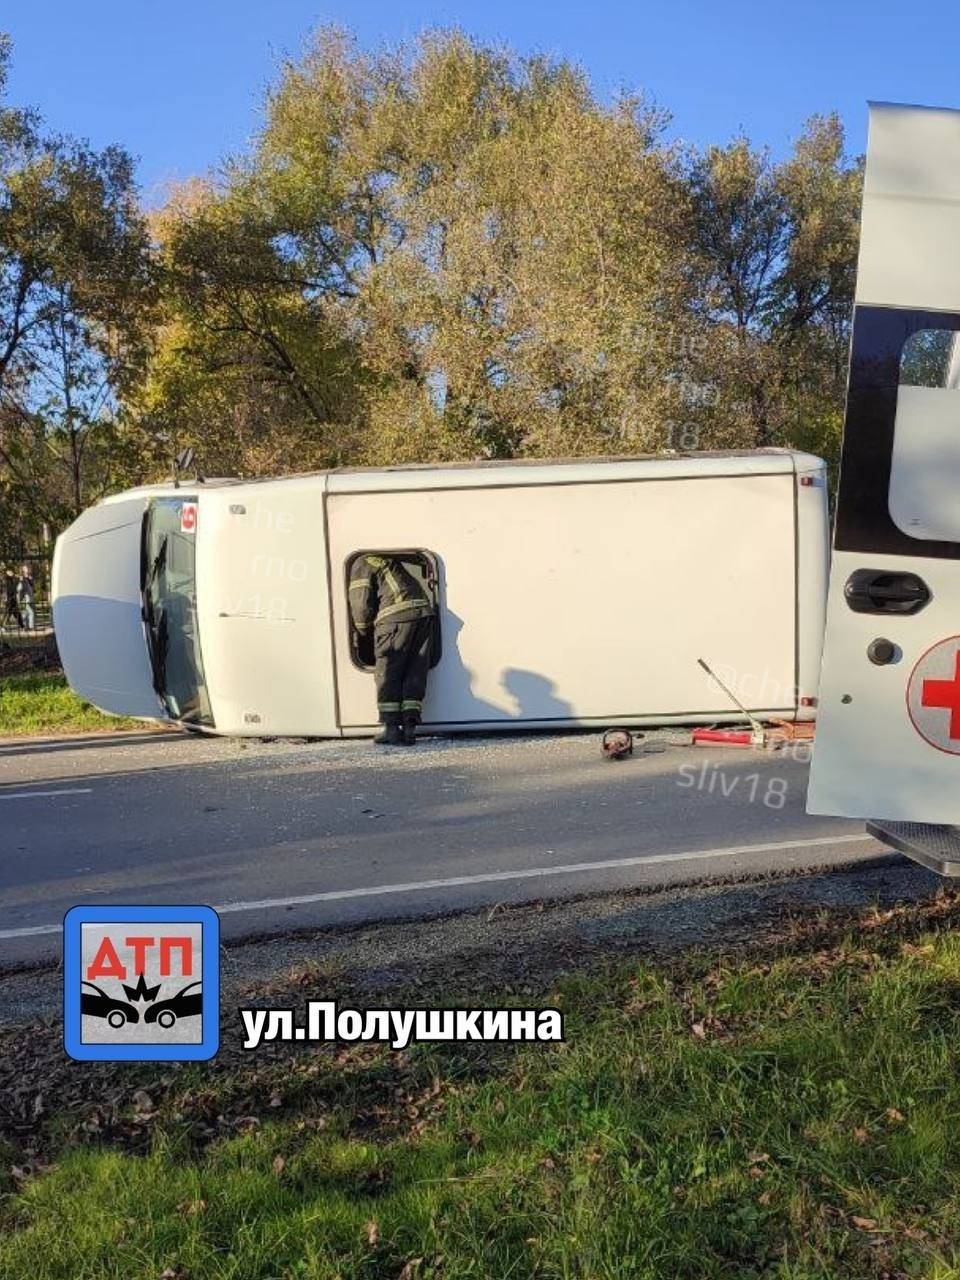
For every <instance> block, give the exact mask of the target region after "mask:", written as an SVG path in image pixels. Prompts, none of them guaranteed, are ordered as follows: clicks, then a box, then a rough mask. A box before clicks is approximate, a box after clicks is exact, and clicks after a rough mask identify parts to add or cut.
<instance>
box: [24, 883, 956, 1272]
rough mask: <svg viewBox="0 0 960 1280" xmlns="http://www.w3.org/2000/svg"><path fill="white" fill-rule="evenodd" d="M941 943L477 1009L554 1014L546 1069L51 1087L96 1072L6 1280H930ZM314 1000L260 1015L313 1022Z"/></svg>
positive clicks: (861, 943)
mask: <svg viewBox="0 0 960 1280" xmlns="http://www.w3.org/2000/svg"><path fill="white" fill-rule="evenodd" d="M957 919H960V906H958V903H957V902H956V901H951V902H950V904H949V905H948V906H946V907H945V906H944V900H941V902H940V903H939V904H938V905H936V906H934V907H931V908H930V909H929V910H928V911H926V912H925V911H923V910H921V911H920V912H916V913H914V914H913V915H912V916H909V919H907V917H906V916H905V915H904V914H903V913H899V914H898V913H891V914H890V915H889V916H888V917H887V918H884V919H881V918H879V917H871V918H865V919H864V920H862V921H860V922H859V923H857V924H856V925H855V926H854V927H853V928H851V929H849V930H848V931H847V932H846V933H845V934H842V935H836V936H831V937H829V939H828V940H827V941H823V939H822V937H821V939H820V940H819V941H818V939H817V937H816V935H815V934H814V936H813V937H811V936H810V935H809V934H808V935H807V936H806V937H798V939H797V940H796V941H795V942H794V943H793V944H789V945H779V946H776V947H771V948H769V949H768V950H767V951H765V952H763V953H756V952H755V953H753V954H751V955H749V956H741V958H739V959H736V958H732V959H724V958H718V957H717V956H712V957H698V956H692V957H687V958H685V959H682V960H680V961H676V962H663V963H641V962H638V961H630V962H628V963H621V964H619V965H618V966H616V967H615V968H611V969H610V971H609V972H606V973H603V974H590V975H581V976H568V977H565V978H563V979H561V980H560V981H559V982H558V983H557V984H556V986H551V987H550V988H549V989H545V990H542V991H538V992H537V993H536V996H535V997H532V996H531V993H530V992H529V991H528V990H525V989H523V988H520V989H517V988H516V987H512V988H511V989H510V990H484V991H482V992H476V991H474V992H473V993H472V997H471V998H470V1002H471V1003H474V1004H476V1005H481V1004H486V1005H490V1004H495V1003H500V1002H503V1003H522V1004H530V1003H533V1002H534V1000H535V1001H536V1002H542V1003H543V1004H547V1003H553V1002H556V1003H558V1004H559V1005H560V1007H561V1008H562V1009H563V1010H564V1013H565V1021H566V1027H565V1029H566V1040H565V1043H563V1044H562V1045H556V1046H551V1047H549V1048H538V1047H536V1046H525V1047H523V1048H522V1049H508V1048H506V1047H503V1046H501V1047H493V1046H473V1047H470V1048H464V1047H459V1048H457V1047H453V1046H443V1047H440V1046H433V1047H431V1048H420V1049H418V1050H414V1051H411V1052H408V1053H401V1054H396V1053H390V1052H386V1051H382V1050H379V1049H376V1048H373V1047H370V1046H362V1047H355V1048H350V1049H344V1050H342V1051H339V1052H337V1053H331V1052H327V1051H323V1050H312V1051H305V1052H304V1051H300V1052H296V1051H277V1050H274V1051H273V1052H257V1053H255V1054H252V1055H249V1056H248V1058H247V1059H246V1060H241V1058H240V1055H239V1054H237V1053H236V1052H232V1053H231V1054H228V1055H227V1060H226V1061H224V1060H220V1061H218V1062H217V1063H215V1064H213V1065H211V1066H208V1067H190V1068H183V1069H181V1070H179V1071H177V1070H171V1071H167V1070H166V1069H165V1074H161V1075H154V1076H153V1078H151V1077H150V1074H149V1073H150V1070H151V1069H150V1068H143V1067H141V1068H138V1069H136V1071H135V1072H134V1071H133V1070H132V1069H131V1068H129V1067H124V1068H116V1069H114V1074H110V1072H109V1071H106V1070H104V1069H100V1068H97V1069H94V1068H89V1067H84V1066H80V1065H76V1066H74V1067H70V1068H67V1069H66V1070H67V1073H68V1074H66V1075H62V1076H60V1077H56V1079H57V1080H58V1081H59V1082H60V1083H58V1084H57V1085H55V1086H53V1088H54V1089H56V1090H57V1091H58V1092H59V1094H60V1098H59V1103H60V1105H61V1107H62V1105H63V1101H64V1098H65V1096H66V1094H67V1093H68V1092H69V1090H70V1088H74V1087H75V1086H76V1083H77V1081H87V1082H89V1080H90V1079H91V1077H89V1076H87V1077H85V1076H84V1074H83V1073H85V1072H88V1071H93V1070H103V1071H104V1073H103V1074H102V1075H100V1076H96V1077H93V1079H95V1080H96V1086H95V1088H94V1089H93V1092H94V1094H96V1095H97V1099H98V1100H97V1101H96V1102H94V1101H93V1099H92V1098H91V1096H90V1092H91V1090H90V1089H89V1088H88V1089H87V1090H86V1093H87V1097H86V1101H85V1102H84V1103H83V1104H82V1105H79V1104H78V1105H76V1106H74V1107H73V1108H72V1109H71V1110H70V1111H67V1110H65V1109H62V1110H61V1111H60V1112H59V1113H58V1112H57V1111H56V1106H57V1104H58V1098H57V1097H56V1096H51V1086H48V1088H47V1092H46V1094H45V1095H44V1096H43V1097H42V1098H41V1102H40V1104H39V1105H40V1107H41V1109H43V1108H46V1109H48V1110H50V1111H51V1112H52V1114H51V1116H50V1119H49V1122H48V1123H47V1124H46V1126H45V1127H44V1134H43V1136H42V1137H40V1138H37V1137H34V1138H32V1139H31V1140H30V1141H31V1142H32V1143H33V1146H32V1147H31V1148H30V1149H28V1151H27V1153H26V1154H27V1157H29V1156H30V1154H31V1151H33V1152H34V1155H33V1162H34V1168H33V1169H32V1170H29V1169H27V1168H24V1167H23V1166H22V1165H20V1166H15V1168H14V1172H13V1173H12V1175H11V1177H10V1178H9V1179H8V1187H9V1194H8V1195H7V1197H6V1198H5V1200H4V1202H3V1206H2V1209H0V1226H2V1228H3V1231H4V1235H3V1238H2V1240H0V1275H2V1276H4V1277H11V1278H12V1280H19V1278H20V1277H23V1278H24V1280H26V1278H27V1277H31V1278H32V1280H54V1278H57V1280H60V1278H63V1280H67V1278H68V1277H69V1280H76V1278H78V1277H86V1278H92V1277H115V1278H116V1280H120V1278H121V1277H122V1278H123V1280H134V1278H139V1277H143V1278H145V1280H146V1278H148V1277H149V1278H150V1280H158V1278H159V1277H166V1278H167V1280H171V1278H176V1280H198V1278H200V1277H203V1278H204V1280H208V1278H209V1280H228V1278H229V1280H240V1278H241V1277H242V1280H268V1278H277V1277H284V1278H285V1280H294V1278H299V1277H310V1278H311V1280H314V1278H316V1280H334V1277H338V1278H341V1280H354V1278H356V1280H360V1278H364V1280H366V1278H369V1280H374V1278H377V1280H379V1278H381V1277H388V1278H392V1280H427V1278H428V1277H429V1278H430V1280H437V1278H439V1277H444V1278H445V1280H460V1277H483V1278H485V1280H486V1278H496V1280H500V1278H501V1277H504V1278H506V1277H510V1278H519V1277H550V1278H552V1277H556V1278H557V1280H560V1278H563V1280H573V1278H574V1277H577V1278H582V1280H588V1278H589V1280H608V1278H609V1280H627V1278H628V1277H629V1278H630V1280H640V1278H641V1277H642V1278H644V1280H647V1278H649V1280H654V1278H657V1280H659V1278H661V1277H669V1278H670V1280H682V1278H688V1277H689V1278H690V1280H694V1278H696V1280H713V1278H716V1280H720V1278H721V1277H723V1278H724V1280H726V1278H728V1277H743V1278H749V1277H755V1278H759V1277H770V1278H772V1277H777V1278H778V1280H854V1278H856V1280H869V1278H875V1280H882V1278H885V1280H899V1278H902V1277H914V1276H915V1277H924V1278H925V1280H946V1277H952V1276H956V1275H958V1274H960V1227H958V1208H960V1126H958V1124H957V1117H958V1115H960V1077H958V1071H957V1067H958V1047H960V938H958V937H957V936H956V935H955V933H954V932H953V926H954V924H955V923H956V921H957ZM905 920H906V921H907V922H906V925H905ZM313 979H315V980H316V983H315V985H316V989H315V990H311V989H309V987H310V981H311V979H310V976H309V975H307V977H306V979H305V978H304V976H303V975H301V977H300V978H299V979H298V980H296V981H293V982H292V986H291V989H290V990H287V991H282V992H281V991H277V990H275V989H271V991H270V993H269V994H270V996H271V997H272V1002H273V1003H280V1004H284V1003H288V1004H289V1003H293V1002H294V1001H295V1000H296V999H298V992H299V994H301V995H306V996H320V995H321V994H322V993H323V994H325V995H327V996H329V994H330V977H329V975H328V976H327V979H326V982H324V980H323V975H313ZM266 994H267V993H262V995H264V996H265V995H266ZM341 999H342V997H341ZM435 999H436V995H435V993H427V992H424V991H421V992H420V999H419V1000H418V1003H420V1004H424V1005H426V1004H428V1003H430V1002H431V1001H432V1000H435ZM467 1000H468V995H467V993H460V994H459V995H458V1003H460V1004H463V1003H466V1002H467ZM263 1002H266V1001H265V1000H264V1001H263ZM37 1078H38V1079H40V1078H42V1074H40V1075H38V1077H37ZM71 1081H72V1082H73V1083H72V1084H71V1083H69V1082H71ZM64 1082H67V1083H64ZM38 1096H40V1095H38ZM118 1099H120V1101H118ZM111 1106H112V1107H113V1113H112V1115H113V1118H112V1119H111V1121H110V1123H109V1125H108V1123H107V1119H106V1117H107V1115H108V1112H110V1108H111ZM33 1110H34V1111H36V1110H37V1107H36V1106H34V1108H33ZM24 1127H25V1128H27V1127H29V1126H27V1125H25V1126H24ZM40 1152H42V1154H40ZM13 1158H14V1157H13V1156H11V1159H13ZM16 1158H17V1159H21V1158H22V1157H21V1156H19V1155H18V1156H17V1157H16Z"/></svg>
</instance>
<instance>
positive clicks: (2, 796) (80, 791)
mask: <svg viewBox="0 0 960 1280" xmlns="http://www.w3.org/2000/svg"><path fill="white" fill-rule="evenodd" d="M91 791H93V787H62V788H61V789H60V790H59V791H12V792H11V791H0V800H40V799H43V797H44V796H88V795H89V794H90V793H91Z"/></svg>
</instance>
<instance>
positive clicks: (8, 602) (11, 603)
mask: <svg viewBox="0 0 960 1280" xmlns="http://www.w3.org/2000/svg"><path fill="white" fill-rule="evenodd" d="M11 622H12V623H13V625H14V626H15V627H19V626H20V608H19V606H18V604H17V575H16V574H15V573H14V572H13V570H12V569H10V568H8V569H6V570H5V571H4V574H3V625H4V626H5V627H6V626H9V624H10V623H11Z"/></svg>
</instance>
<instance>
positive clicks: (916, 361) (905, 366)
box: [900, 329, 960, 391]
mask: <svg viewBox="0 0 960 1280" xmlns="http://www.w3.org/2000/svg"><path fill="white" fill-rule="evenodd" d="M958 339H960V333H957V332H956V331H954V330H953V329H920V330H919V331H918V332H917V333H914V334H911V336H910V337H909V338H908V339H907V341H906V342H905V343H904V346H903V355H902V356H901V357H900V385H901V387H903V386H907V387H939V388H941V389H946V390H950V391H956V390H960V359H958V357H960V343H958Z"/></svg>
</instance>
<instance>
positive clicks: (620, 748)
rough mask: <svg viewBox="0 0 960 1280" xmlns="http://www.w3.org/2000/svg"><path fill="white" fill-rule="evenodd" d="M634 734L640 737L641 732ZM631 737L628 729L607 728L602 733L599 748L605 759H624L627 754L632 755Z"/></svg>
mask: <svg viewBox="0 0 960 1280" xmlns="http://www.w3.org/2000/svg"><path fill="white" fill-rule="evenodd" d="M636 736H637V737H638V738H642V737H643V734H642V733H638V734H637V735H636ZM633 739H634V735H633V734H632V733H631V732H630V730H629V729H608V730H607V731H606V733H605V734H604V735H603V741H602V742H601V744H600V750H601V751H602V752H603V755H604V758H605V759H607V760H626V758H627V756H632V755H633Z"/></svg>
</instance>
